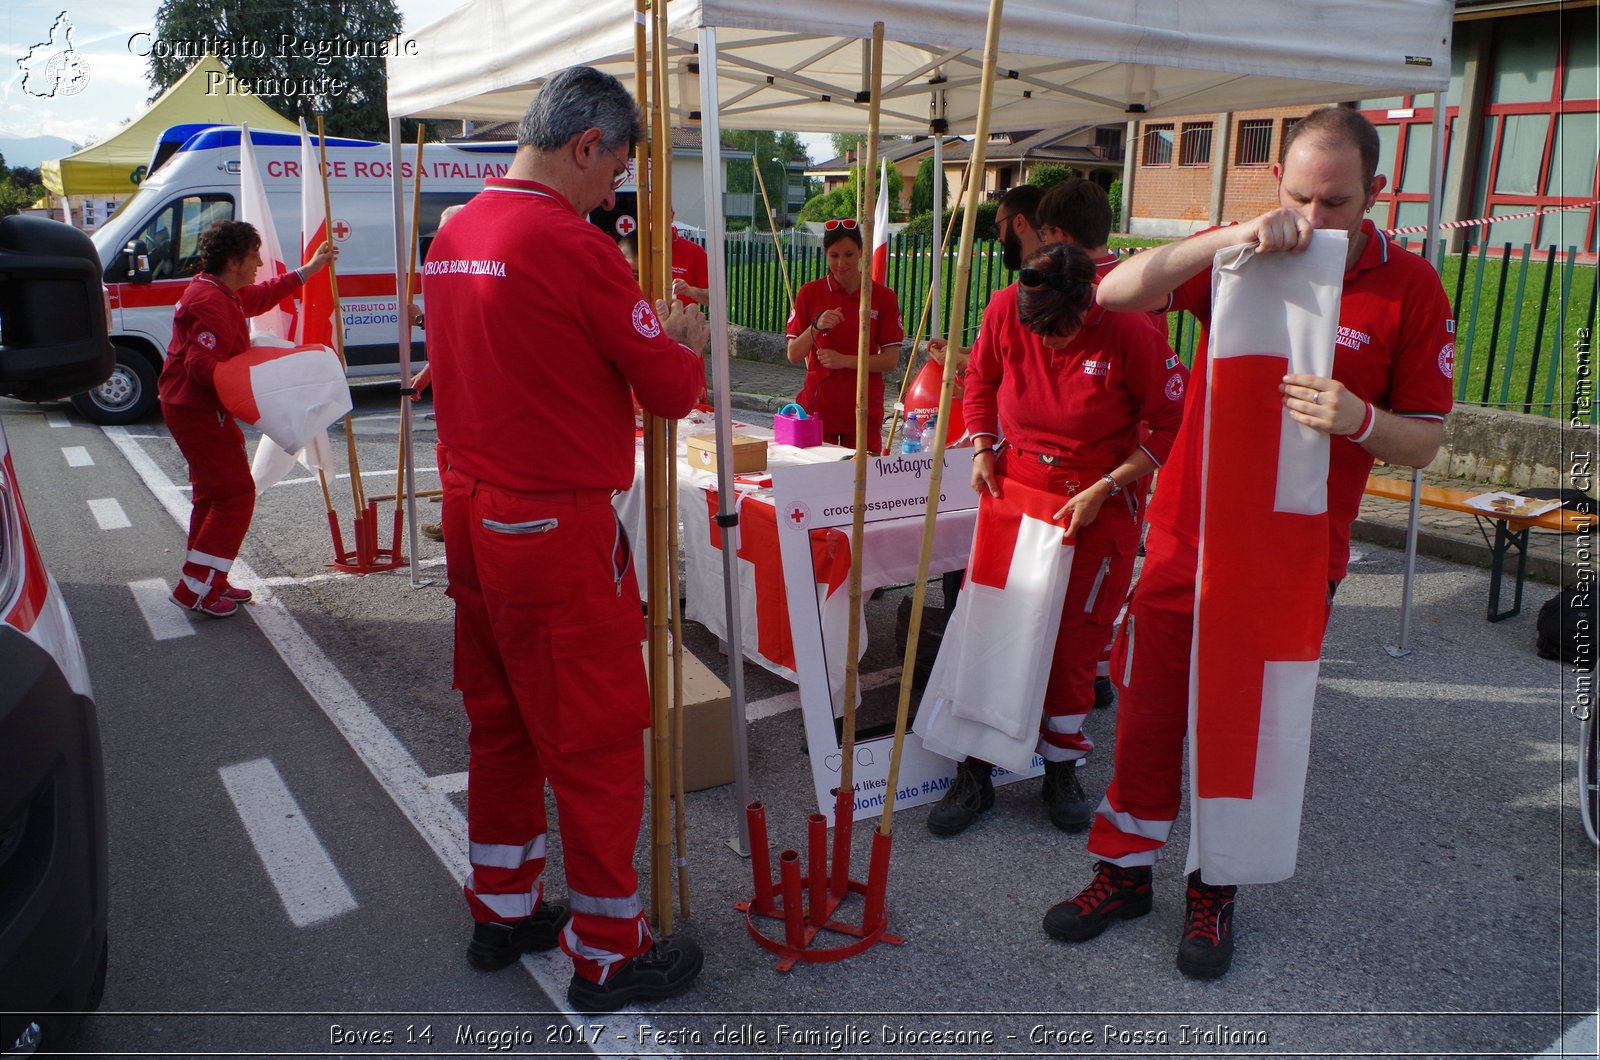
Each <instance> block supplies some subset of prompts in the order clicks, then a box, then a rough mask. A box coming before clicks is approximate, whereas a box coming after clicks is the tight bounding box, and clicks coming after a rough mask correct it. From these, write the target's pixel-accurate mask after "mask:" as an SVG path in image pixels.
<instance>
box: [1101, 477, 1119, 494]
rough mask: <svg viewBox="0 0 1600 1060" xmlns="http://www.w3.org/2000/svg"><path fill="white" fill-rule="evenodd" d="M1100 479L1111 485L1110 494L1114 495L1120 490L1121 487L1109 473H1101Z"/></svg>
mask: <svg viewBox="0 0 1600 1060" xmlns="http://www.w3.org/2000/svg"><path fill="white" fill-rule="evenodd" d="M1100 481H1101V482H1104V483H1105V484H1106V485H1107V486H1110V487H1111V493H1110V496H1113V497H1115V496H1116V495H1117V494H1119V493H1121V492H1122V487H1121V486H1119V485H1117V480H1116V479H1114V478H1112V477H1111V476H1110V475H1109V474H1105V475H1101V476H1100Z"/></svg>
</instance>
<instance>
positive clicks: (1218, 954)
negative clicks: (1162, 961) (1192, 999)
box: [1178, 869, 1239, 979]
mask: <svg viewBox="0 0 1600 1060" xmlns="http://www.w3.org/2000/svg"><path fill="white" fill-rule="evenodd" d="M1238 892H1239V888H1237V887H1232V886H1225V887H1213V886H1212V885H1211V884H1209V883H1206V882H1205V881H1204V880H1202V879H1200V870H1199V869H1196V870H1195V871H1194V872H1191V873H1189V893H1188V906H1189V908H1188V912H1187V913H1186V914H1185V915H1184V918H1183V941H1181V942H1179V943H1178V971H1180V972H1182V973H1183V974H1184V975H1187V976H1188V977H1189V978H1191V979H1216V978H1218V977H1219V976H1221V975H1223V974H1224V973H1226V972H1227V970H1228V966H1229V965H1231V964H1232V963H1233V899H1234V896H1235V895H1236V894H1238Z"/></svg>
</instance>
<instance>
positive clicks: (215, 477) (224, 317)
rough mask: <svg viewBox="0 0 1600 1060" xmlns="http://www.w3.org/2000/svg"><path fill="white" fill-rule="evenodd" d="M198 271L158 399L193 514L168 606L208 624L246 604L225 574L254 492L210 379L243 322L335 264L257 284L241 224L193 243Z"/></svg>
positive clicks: (250, 232)
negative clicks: (184, 468) (184, 472)
mask: <svg viewBox="0 0 1600 1060" xmlns="http://www.w3.org/2000/svg"><path fill="white" fill-rule="evenodd" d="M199 254H200V269H201V271H200V272H199V273H198V274H197V275H196V276H195V278H194V279H193V280H192V281H191V282H190V283H189V286H188V288H187V289H185V290H184V292H183V297H182V298H180V299H179V300H178V305H177V307H176V308H175V309H174V310H173V313H172V344H171V345H170V346H168V347H167V359H166V362H165V363H164V364H162V366H161V377H160V379H159V381H158V382H157V384H156V386H157V392H158V393H159V394H160V396H161V416H162V418H163V419H164V420H166V421H167V429H168V430H169V431H171V432H172V440H173V441H175V442H177V443H178V450H179V451H180V452H181V453H183V458H184V459H185V460H187V461H188V462H189V482H190V484H191V485H193V487H194V492H193V501H194V507H193V508H192V509H191V511H190V513H189V546H188V551H187V552H186V553H185V554H184V561H183V576H182V577H181V578H180V579H179V580H178V586H177V588H175V589H173V590H172V600H173V602H174V603H176V604H178V605H179V606H180V607H187V608H189V609H190V610H192V611H198V612H200V613H201V614H204V615H210V616H211V617H213V618H227V617H228V616H229V615H232V614H233V613H234V612H236V611H237V610H238V609H239V605H240V604H242V603H245V602H247V601H248V600H249V599H250V590H249V589H239V588H235V587H234V586H232V585H229V584H228V571H229V570H230V569H231V568H232V567H233V561H234V559H235V558H237V557H238V555H239V547H240V546H241V545H242V544H244V535H245V533H246V532H247V531H249V529H250V516H251V514H253V513H254V511H255V506H256V484H255V481H254V480H253V479H252V478H251V477H250V459H249V457H247V456H246V455H245V450H244V432H243V431H241V430H240V429H239V425H238V424H237V423H235V422H234V421H233V417H232V416H230V415H229V414H228V412H227V410H225V409H224V408H223V407H222V401H221V399H219V398H218V397H217V391H216V387H215V386H214V385H213V384H212V376H213V374H214V373H215V372H216V370H217V365H218V363H220V362H222V361H226V360H227V359H228V358H230V357H237V356H238V355H239V354H241V353H243V352H244V351H245V350H246V349H248V348H249V346H250V327H249V324H247V323H246V318H247V317H254V316H260V315H261V314H262V313H265V312H266V311H267V310H269V309H271V308H272V307H273V306H275V305H277V304H278V303H279V302H281V301H283V300H284V299H285V298H287V297H289V296H290V295H291V294H293V293H294V292H295V291H296V290H297V289H298V288H299V287H300V285H301V284H303V283H304V282H305V281H306V280H308V279H310V278H311V277H312V276H315V275H316V274H317V273H319V272H321V271H322V270H323V269H325V268H327V266H328V262H330V261H332V260H333V259H334V257H335V256H336V255H337V254H338V251H336V250H334V249H333V247H332V246H330V245H329V244H327V243H324V244H322V246H320V247H318V248H317V252H316V253H315V254H314V255H312V257H311V260H310V261H308V262H306V263H305V264H304V265H301V266H300V267H299V268H298V269H295V270H294V271H293V272H288V273H285V274H284V275H282V276H274V277H273V278H272V279H270V280H266V281H264V282H262V283H256V282H255V279H256V272H257V270H259V269H260V268H261V266H262V265H263V264H264V262H262V260H261V236H260V234H259V233H258V232H256V230H255V227H254V226H253V225H249V224H246V223H245V222H243V221H215V222H213V223H212V224H210V225H208V226H207V227H206V230H205V231H203V232H201V233H200V242H199Z"/></svg>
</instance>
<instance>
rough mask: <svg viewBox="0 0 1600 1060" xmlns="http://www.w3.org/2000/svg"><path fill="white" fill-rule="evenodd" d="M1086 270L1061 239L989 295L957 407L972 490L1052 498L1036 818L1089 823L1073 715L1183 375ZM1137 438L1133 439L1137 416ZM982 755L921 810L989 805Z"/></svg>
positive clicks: (1128, 568)
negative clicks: (1065, 544) (1054, 625)
mask: <svg viewBox="0 0 1600 1060" xmlns="http://www.w3.org/2000/svg"><path fill="white" fill-rule="evenodd" d="M1094 283H1095V267H1094V261H1093V260H1092V259H1091V258H1090V257H1089V255H1088V254H1087V253H1086V252H1085V251H1084V250H1083V248H1082V247H1079V246H1077V245H1075V244H1068V243H1049V244H1046V245H1045V246H1042V247H1040V248H1039V249H1038V250H1037V251H1035V252H1034V254H1033V256H1032V257H1030V258H1028V259H1027V261H1025V262H1024V263H1023V268H1022V271H1021V272H1020V273H1019V274H1018V280H1017V282H1016V283H1015V284H1012V285H1011V286H1010V287H1006V288H1004V289H1003V290H1000V291H997V292H995V295H994V297H993V298H991V299H990V300H989V307H988V309H987V310H985V312H984V314H983V328H982V330H981V331H980V332H979V333H978V341H977V342H976V343H975V344H974V346H973V348H972V356H971V359H970V360H969V361H968V362H967V369H966V391H965V395H964V398H963V412H964V413H965V414H966V421H967V432H968V433H969V434H970V435H971V436H972V438H973V440H974V442H975V444H976V450H975V454H976V455H975V456H974V457H973V461H972V485H973V488H974V489H978V490H989V491H990V492H991V493H993V494H994V495H996V496H999V495H1000V494H1001V493H1002V492H1003V491H1004V489H1005V484H1006V483H1007V482H1011V481H1014V482H1019V483H1022V484H1023V485H1026V486H1030V487H1032V488H1034V489H1039V490H1044V491H1046V492H1048V493H1052V494H1055V495H1056V496H1058V497H1059V498H1060V500H1061V508H1060V510H1059V511H1057V512H1056V513H1055V517H1056V519H1057V520H1059V521H1060V522H1061V523H1062V524H1063V525H1064V526H1065V527H1066V528H1067V534H1068V536H1069V537H1071V538H1072V539H1073V543H1074V545H1075V548H1074V552H1073V559H1072V573H1071V576H1070V578H1069V580H1068V582H1067V596H1066V601H1065V603H1064V604H1063V606H1062V611H1061V627H1060V632H1059V633H1058V634H1057V635H1056V644H1055V653H1054V655H1053V657H1052V659H1051V664H1050V680H1049V684H1048V685H1047V686H1046V689H1045V696H1044V716H1043V717H1042V718H1041V719H1040V723H1039V744H1038V751H1039V753H1040V754H1041V755H1042V756H1043V757H1044V760H1045V781H1044V791H1043V796H1044V800H1045V807H1046V810H1047V812H1048V814H1049V817H1050V820H1051V822H1052V823H1053V824H1055V826H1056V827H1057V828H1060V829H1061V830H1063V831H1067V832H1081V831H1083V830H1084V829H1086V828H1088V827H1089V823H1090V820H1091V819H1092V817H1093V814H1094V802H1093V801H1091V800H1090V799H1089V797H1088V796H1086V795H1085V794H1084V792H1083V788H1082V786H1081V785H1080V784H1079V782H1078V779H1077V776H1076V771H1077V766H1078V764H1079V763H1080V762H1081V761H1082V760H1083V758H1084V757H1085V756H1086V755H1087V754H1088V753H1089V751H1090V750H1091V749H1092V748H1093V746H1094V743H1093V741H1091V740H1090V739H1089V737H1088V735H1087V734H1086V733H1084V732H1083V720H1084V718H1085V717H1086V716H1087V715H1088V713H1089V711H1090V709H1092V708H1093V706H1094V671H1095V664H1096V663H1097V662H1098V661H1099V659H1100V656H1101V654H1102V649H1104V647H1105V644H1106V640H1107V638H1108V635H1109V633H1110V630H1111V623H1112V621H1113V620H1114V619H1115V618H1116V615H1117V611H1118V610H1119V609H1120V608H1121V607H1122V602H1123V599H1124V598H1125V597H1126V596H1127V594H1128V586H1129V584H1130V583H1131V582H1132V580H1133V562H1134V556H1135V554H1136V553H1137V552H1138V549H1139V531H1140V522H1141V519H1142V517H1143V512H1142V511H1141V506H1140V501H1141V498H1142V496H1143V482H1142V481H1141V480H1142V479H1144V478H1145V476H1147V475H1148V474H1149V473H1150V472H1151V471H1153V470H1155V469H1156V468H1157V467H1158V466H1160V464H1161V462H1162V461H1163V460H1165V459H1166V457H1167V453H1168V452H1170V451H1171V449H1172V443H1173V441H1174V440H1175V439H1176V437H1177V434H1178V424H1179V423H1180V421H1181V420H1182V418H1183V394H1184V389H1185V387H1186V384H1187V373H1186V371H1185V370H1184V367H1183V366H1182V365H1181V364H1179V363H1178V359H1177V357H1176V356H1174V355H1173V353H1172V349H1171V347H1169V346H1168V345H1167V340H1166V337H1165V336H1164V335H1163V334H1162V333H1161V332H1160V331H1158V330H1157V329H1156V327H1155V325H1154V324H1153V323H1152V322H1151V318H1150V314H1148V313H1113V312H1109V311H1107V310H1105V309H1104V308H1102V307H1100V306H1098V305H1096V304H1095V301H1094ZM1141 422H1148V424H1149V428H1150V435H1149V437H1148V438H1146V439H1145V440H1144V441H1143V442H1141V441H1140V434H1141V432H1140V424H1141ZM990 769H991V767H990V765H989V763H988V762H984V761H981V760H979V759H975V758H968V759H967V760H966V761H965V762H962V763H961V765H960V767H959V768H958V770H957V774H956V780H955V782H954V783H953V784H952V785H951V786H950V788H949V789H948V790H947V791H946V792H945V797H944V798H943V799H942V800H941V801H940V802H939V803H938V804H937V805H935V806H934V808H933V810H932V811H930V813H929V815H928V830H929V831H931V832H933V833H934V834H935V835H946V836H948V835H955V834H956V833H958V832H960V831H962V830H964V829H965V828H966V827H967V826H968V825H969V824H971V823H972V821H973V820H974V819H975V818H976V817H977V815H978V814H979V813H981V812H983V811H984V810H987V809H989V808H990V807H991V806H992V805H994V786H993V783H992V782H991V780H990Z"/></svg>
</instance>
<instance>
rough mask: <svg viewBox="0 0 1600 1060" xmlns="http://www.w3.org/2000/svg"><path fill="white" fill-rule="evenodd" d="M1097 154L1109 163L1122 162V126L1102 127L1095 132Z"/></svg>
mask: <svg viewBox="0 0 1600 1060" xmlns="http://www.w3.org/2000/svg"><path fill="white" fill-rule="evenodd" d="M1094 148H1095V153H1096V154H1098V155H1099V156H1100V157H1101V158H1104V159H1105V160H1106V161H1108V162H1121V161H1122V126H1120V125H1102V126H1100V127H1099V128H1098V129H1096V130H1095V131H1094Z"/></svg>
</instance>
